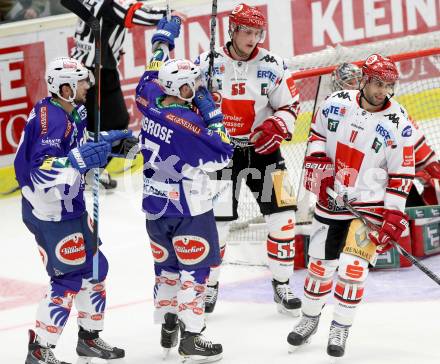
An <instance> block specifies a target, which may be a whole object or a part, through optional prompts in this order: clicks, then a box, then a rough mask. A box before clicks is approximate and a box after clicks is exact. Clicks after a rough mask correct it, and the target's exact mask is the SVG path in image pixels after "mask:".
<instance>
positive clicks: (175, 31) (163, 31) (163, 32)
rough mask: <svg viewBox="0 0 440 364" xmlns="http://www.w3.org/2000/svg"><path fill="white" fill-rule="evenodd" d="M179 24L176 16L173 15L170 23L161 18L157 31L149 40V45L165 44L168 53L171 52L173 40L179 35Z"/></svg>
mask: <svg viewBox="0 0 440 364" xmlns="http://www.w3.org/2000/svg"><path fill="white" fill-rule="evenodd" d="M181 24H182V20H181V19H180V18H179V17H178V16H175V15H173V16H172V17H171V20H170V21H168V20H167V18H166V17H163V18H162V19H160V21H159V23H158V24H157V29H156V31H155V32H154V34H153V37H152V38H151V44H154V43H156V42H159V43H167V44H168V45H169V48H170V51H172V50H173V49H174V39H176V38H177V37H178V36H179V34H180V25H181Z"/></svg>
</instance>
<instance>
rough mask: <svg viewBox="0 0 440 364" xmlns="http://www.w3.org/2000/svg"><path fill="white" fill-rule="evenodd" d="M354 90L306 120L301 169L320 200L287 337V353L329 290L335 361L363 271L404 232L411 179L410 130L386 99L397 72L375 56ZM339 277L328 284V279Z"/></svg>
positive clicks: (312, 329)
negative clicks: (348, 206)
mask: <svg viewBox="0 0 440 364" xmlns="http://www.w3.org/2000/svg"><path fill="white" fill-rule="evenodd" d="M362 74H363V77H362V80H361V82H360V86H359V90H353V91H346V90H343V91H337V92H335V93H333V94H331V95H330V96H329V97H328V98H327V99H326V100H325V101H324V102H323V103H322V104H321V106H320V108H319V109H318V111H317V112H316V114H315V116H314V119H313V121H312V127H311V135H310V140H309V146H308V150H307V155H306V158H305V161H304V165H305V175H306V177H305V185H306V188H307V189H308V190H310V191H312V192H314V193H316V194H317V195H318V202H317V205H316V209H315V215H314V218H313V222H312V224H313V225H312V236H311V242H310V246H309V264H308V274H307V276H306V279H305V284H304V299H303V307H302V312H303V317H302V319H301V320H300V322H299V323H298V324H297V325H296V326H295V327H294V329H293V331H292V332H291V333H290V334H289V335H288V338H287V341H288V343H289V345H290V347H291V349H295V348H297V347H298V346H301V345H303V344H304V343H305V342H306V341H308V340H309V339H310V337H311V336H312V335H313V334H315V333H316V330H317V328H318V323H319V319H320V315H321V310H322V308H323V307H324V305H325V303H326V302H327V298H328V297H329V295H330V293H331V292H332V290H333V286H334V296H335V299H336V303H335V306H334V313H333V321H332V323H331V326H330V333H329V339H328V346H327V353H328V354H329V355H330V356H331V357H332V358H335V357H341V356H343V355H344V352H345V344H346V340H347V337H348V334H349V329H350V327H351V325H352V324H353V320H354V316H355V313H356V309H357V307H358V306H359V303H360V302H361V300H362V297H363V293H364V285H365V280H366V278H367V275H368V271H369V264H371V265H374V263H375V258H376V255H377V253H378V252H383V251H386V250H387V249H389V248H390V247H391V245H390V244H389V241H390V240H393V241H398V240H399V238H400V236H401V235H402V233H403V232H404V231H405V230H407V229H408V221H407V216H406V215H405V213H404V212H403V211H404V208H405V202H406V198H407V196H408V192H409V190H410V188H411V185H412V180H413V178H414V173H415V162H414V139H413V138H412V135H411V133H403V131H404V130H411V129H412V127H413V126H412V124H411V122H410V121H409V120H408V115H407V112H406V110H405V109H404V108H403V107H402V106H401V105H400V104H399V103H398V102H397V101H395V100H394V99H392V98H391V97H392V96H393V94H394V85H395V82H396V81H397V79H398V76H399V75H398V71H397V68H396V65H395V64H394V63H393V62H392V61H391V60H389V59H388V58H384V57H382V56H380V55H378V54H373V55H371V56H370V57H368V58H367V60H366V61H365V63H364V65H363V67H362ZM329 186H330V187H332V188H333V189H334V190H336V191H337V192H338V193H339V194H341V195H344V196H345V197H346V198H347V199H348V200H349V201H352V205H353V206H355V207H356V208H357V209H358V210H360V211H362V212H363V213H364V214H366V215H367V216H368V217H369V218H370V219H371V220H372V221H374V222H375V223H377V224H378V225H380V226H381V227H380V230H379V233H378V234H372V233H370V234H369V235H368V238H367V235H366V234H365V231H366V230H365V226H363V224H362V223H361V221H360V220H359V219H354V217H353V216H352V215H351V214H350V213H349V212H348V211H347V210H345V209H344V208H343V207H340V206H339V205H338V204H336V203H335V201H334V200H333V199H331V198H329V197H328V195H327V192H326V188H327V187H329ZM336 270H337V276H336V279H335V281H336V282H334V278H333V276H334V274H335V272H336Z"/></svg>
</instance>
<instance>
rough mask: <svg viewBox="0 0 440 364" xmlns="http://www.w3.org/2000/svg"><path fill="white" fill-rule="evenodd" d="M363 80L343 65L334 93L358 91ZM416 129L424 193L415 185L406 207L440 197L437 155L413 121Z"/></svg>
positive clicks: (334, 82) (356, 71)
mask: <svg viewBox="0 0 440 364" xmlns="http://www.w3.org/2000/svg"><path fill="white" fill-rule="evenodd" d="M361 79H362V70H361V69H360V68H359V67H358V66H356V65H355V64H352V63H342V64H340V65H339V66H338V67H336V69H335V70H334V71H333V72H332V91H333V92H335V91H342V90H357V89H358V88H359V82H360V81H361ZM410 121H411V122H412V124H413V126H414V128H412V131H411V132H412V133H413V134H414V140H415V145H414V157H415V168H416V178H417V179H418V180H419V181H420V182H421V183H422V184H423V186H424V189H423V193H422V194H421V195H420V194H419V192H418V191H417V188H416V187H415V185H413V186H412V188H411V190H410V192H409V195H408V199H407V201H406V206H407V207H411V206H423V205H436V204H438V203H439V200H438V196H439V195H440V183H439V180H440V163H439V161H438V157H437V154H436V153H435V151H434V150H433V149H432V148H431V147H430V146H429V144H428V143H427V141H426V137H425V135H424V134H423V131H422V130H421V129H420V128H419V126H418V125H417V123H416V122H415V121H414V120H412V119H411V117H410Z"/></svg>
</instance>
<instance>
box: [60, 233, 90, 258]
mask: <svg viewBox="0 0 440 364" xmlns="http://www.w3.org/2000/svg"><path fill="white" fill-rule="evenodd" d="M55 254H56V257H57V258H58V260H59V261H60V262H62V263H64V264H68V265H81V264H83V263H84V262H85V261H86V247H85V244H84V237H83V235H82V234H81V233H73V234H71V235H68V236H66V237H65V238H64V239H63V240H61V241H60V242H59V243H58V244H57V246H56V248H55Z"/></svg>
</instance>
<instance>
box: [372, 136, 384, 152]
mask: <svg viewBox="0 0 440 364" xmlns="http://www.w3.org/2000/svg"><path fill="white" fill-rule="evenodd" d="M381 146H382V143H381V142H380V141H379V139H377V138H374V142H373V145H372V146H371V149H374V151H375V152H376V153H379V150H380V147H381Z"/></svg>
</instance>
